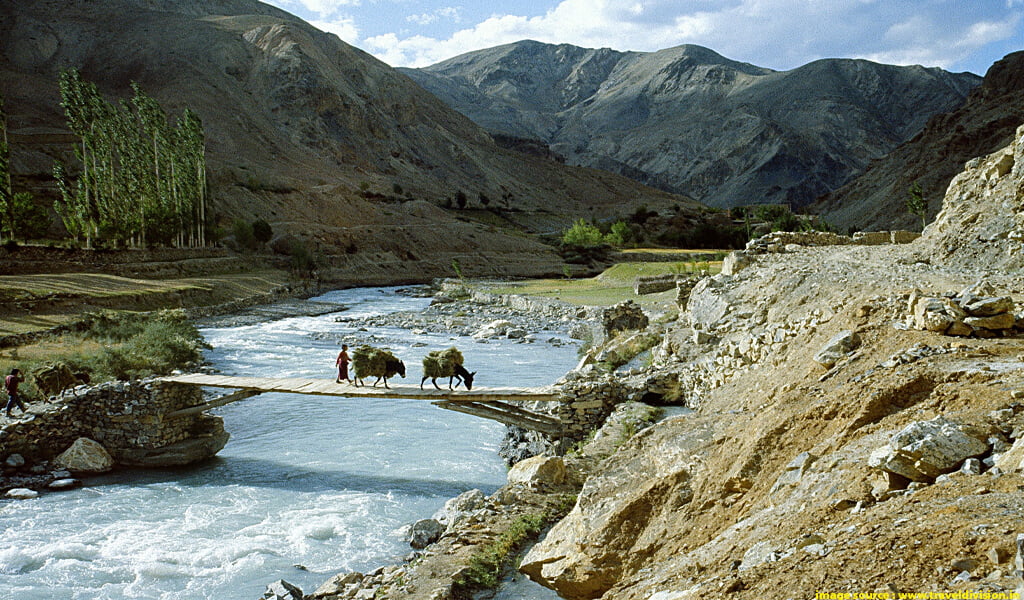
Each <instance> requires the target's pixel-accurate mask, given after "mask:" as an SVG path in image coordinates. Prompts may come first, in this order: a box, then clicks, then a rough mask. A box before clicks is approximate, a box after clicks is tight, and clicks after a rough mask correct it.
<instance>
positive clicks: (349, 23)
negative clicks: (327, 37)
mask: <svg viewBox="0 0 1024 600" xmlns="http://www.w3.org/2000/svg"><path fill="white" fill-rule="evenodd" d="M309 23H310V25H312V26H313V27H316V28H317V29H319V30H320V31H326V32H327V33H333V34H334V35H336V36H338V37H339V38H341V39H342V41H344V42H347V43H349V44H354V43H355V42H356V41H357V40H358V39H359V28H358V27H356V23H355V20H354V19H352V17H339V18H336V19H333V20H330V21H310V22H309Z"/></svg>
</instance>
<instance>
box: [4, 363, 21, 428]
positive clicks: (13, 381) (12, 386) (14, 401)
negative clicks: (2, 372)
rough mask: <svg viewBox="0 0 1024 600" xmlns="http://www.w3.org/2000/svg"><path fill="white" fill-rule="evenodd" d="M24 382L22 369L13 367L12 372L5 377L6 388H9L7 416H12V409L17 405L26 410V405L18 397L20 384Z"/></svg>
mask: <svg viewBox="0 0 1024 600" xmlns="http://www.w3.org/2000/svg"><path fill="white" fill-rule="evenodd" d="M21 382H22V378H21V369H11V374H10V375H8V376H7V377H6V378H5V379H4V389H5V390H7V416H8V417H10V416H11V409H12V408H14V406H15V405H17V406H18V408H20V409H21V412H22V413H24V412H25V405H24V404H22V402H21V398H19V397H18V384H19V383H21Z"/></svg>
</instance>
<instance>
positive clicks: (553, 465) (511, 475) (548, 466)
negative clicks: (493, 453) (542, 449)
mask: <svg viewBox="0 0 1024 600" xmlns="http://www.w3.org/2000/svg"><path fill="white" fill-rule="evenodd" d="M564 481H565V462H563V461H562V459H561V458H560V457H557V456H534V457H533V458H528V459H526V460H523V461H520V462H518V463H516V464H515V465H514V466H513V467H512V468H511V469H509V471H508V482H509V483H524V484H526V485H529V486H531V487H543V486H548V485H559V484H561V483H562V482H564Z"/></svg>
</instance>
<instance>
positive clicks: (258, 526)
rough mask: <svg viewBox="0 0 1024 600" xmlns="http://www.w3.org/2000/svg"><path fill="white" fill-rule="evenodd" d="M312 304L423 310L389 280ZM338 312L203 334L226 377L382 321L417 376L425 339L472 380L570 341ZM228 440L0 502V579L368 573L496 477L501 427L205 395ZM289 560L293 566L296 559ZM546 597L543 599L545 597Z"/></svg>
mask: <svg viewBox="0 0 1024 600" xmlns="http://www.w3.org/2000/svg"><path fill="white" fill-rule="evenodd" d="M315 300H322V301H328V302H338V303H341V304H344V305H346V306H348V307H349V309H348V310H347V311H346V312H343V313H340V314H341V315H344V316H346V317H359V316H371V315H377V314H384V313H386V312H392V311H395V310H422V309H423V308H425V307H426V306H427V303H428V300H426V299H423V298H412V297H408V296H402V295H398V294H395V293H394V290H393V289H363V290H344V291H338V292H331V293H328V294H325V295H324V296H321V297H320V298H318V299H315ZM336 316H337V315H322V316H317V317H296V318H289V319H283V320H279V321H274V322H271V323H265V324H260V325H249V326H241V327H235V328H211V329H207V330H204V332H203V333H204V335H205V336H206V338H207V341H209V342H210V343H211V344H212V345H213V346H214V348H215V349H214V350H212V351H210V352H208V354H207V357H208V360H210V361H211V362H212V363H213V364H214V365H215V366H216V367H217V368H219V369H220V370H222V371H223V372H225V373H230V374H245V375H257V376H306V377H324V378H326V379H330V378H333V377H334V374H335V369H334V359H335V357H336V356H337V352H338V349H339V340H341V339H342V338H343V337H346V336H353V337H357V338H358V337H365V336H368V335H381V336H383V337H385V338H387V339H389V340H393V341H394V344H393V345H392V350H393V351H394V352H395V353H396V354H398V355H399V357H401V358H402V359H403V360H405V363H406V366H407V368H408V370H409V373H408V378H407V379H406V382H410V381H411V382H414V383H418V382H419V378H420V375H419V369H420V364H419V363H420V361H419V359H420V357H422V355H423V354H424V353H425V352H426V351H427V350H428V348H427V347H421V348H414V347H413V346H412V344H413V343H415V342H425V343H427V344H428V346H429V348H430V349H432V348H443V347H447V346H449V345H452V344H453V343H455V344H456V345H458V346H459V347H460V348H461V349H462V350H463V352H464V354H466V359H467V366H468V367H470V369H471V370H475V371H478V375H477V381H478V382H479V384H480V385H486V386H503V385H543V384H546V383H550V382H552V381H554V380H555V379H557V378H558V377H559V376H560V375H561V374H562V373H564V372H565V371H566V370H567V369H569V368H571V367H572V365H573V364H574V363H575V349H574V348H573V347H571V346H565V347H561V348H557V347H552V346H549V345H547V344H532V345H525V344H515V343H514V342H511V341H508V342H504V341H503V342H500V343H493V342H492V343H489V344H475V343H474V342H473V341H472V340H471V339H468V338H466V339H457V340H455V341H454V342H453V341H452V340H451V336H448V335H438V334H426V335H413V334H411V333H410V332H408V331H404V330H400V329H394V328H384V329H378V330H374V331H370V332H359V331H357V329H356V328H355V327H354V326H353V324H351V323H347V322H342V323H339V322H337V321H335V317H336ZM217 412H218V414H220V415H221V416H223V418H224V420H225V427H226V428H227V430H228V431H229V432H230V433H231V440H230V441H229V442H228V445H227V446H226V447H225V448H224V449H223V450H222V451H221V452H220V454H219V455H218V457H217V458H215V459H214V460H212V461H209V462H207V463H205V464H203V465H199V466H196V467H193V468H189V469H178V470H153V471H133V472H127V473H126V472H121V473H118V474H115V475H111V476H105V477H100V478H95V479H92V480H89V481H88V482H87V485H86V486H85V487H84V488H81V489H77V490H72V491H68V492H62V493H52V494H43V495H42V496H40V497H39V498H36V499H34V500H27V501H19V502H10V503H6V504H0V590H4V592H3V593H4V595H8V594H9V595H10V597H12V598H19V599H23V600H51V599H52V600H58V599H59V600H65V599H71V600H124V599H128V598H132V599H136V598H140V599H141V598H145V599H154V600H177V599H180V598H216V599H218V600H236V599H237V600H243V599H244V600H251V599H253V598H258V597H259V596H260V595H261V594H262V592H263V589H264V588H265V586H266V584H267V583H269V582H271V581H273V580H275V579H279V578H284V579H286V580H288V581H289V582H292V583H294V584H296V585H298V586H299V587H301V588H302V589H304V590H306V592H307V593H308V592H312V591H313V590H314V589H315V588H316V586H317V585H319V584H320V583H322V582H323V581H324V580H325V579H327V578H328V577H329V576H330V575H333V574H334V573H336V572H342V571H349V570H359V571H368V570H371V569H373V568H375V567H377V566H380V565H382V564H388V563H392V562H397V561H398V560H399V559H400V557H401V556H404V555H405V554H407V553H408V552H409V547H408V545H407V544H406V543H404V542H403V541H402V538H401V533H400V532H401V530H402V528H403V526H405V525H407V524H409V523H411V522H413V521H415V520H417V519H421V518H425V517H429V516H430V515H432V514H433V513H434V512H435V511H436V510H437V509H438V508H440V507H441V506H442V505H443V504H444V502H445V500H447V499H448V498H450V497H452V496H455V495H457V494H459V493H461V492H463V491H466V490H469V489H472V488H480V489H482V490H484V491H485V492H488V493H489V492H490V491H493V490H494V489H495V488H497V487H498V486H499V485H501V484H502V483H503V482H504V478H505V467H504V465H503V464H502V463H501V461H500V459H499V458H498V457H497V455H496V453H495V451H496V449H497V447H498V444H499V443H500V440H501V436H502V434H503V432H504V428H503V427H502V426H501V425H500V424H498V423H494V422H491V421H485V420H482V419H477V418H475V417H470V416H468V415H463V414H459V413H453V412H450V411H444V410H439V409H437V408H436V407H433V406H431V405H430V404H429V403H426V402H422V401H412V400H387V401H370V400H367V399H353V398H330V397H317V396H297V395H289V394H263V395H261V396H256V397H254V398H251V399H248V400H246V401H244V402H238V403H235V404H231V405H228V406H224V407H222V408H220V409H217ZM296 565H301V566H302V567H303V569H299V568H296ZM545 597H547V596H545Z"/></svg>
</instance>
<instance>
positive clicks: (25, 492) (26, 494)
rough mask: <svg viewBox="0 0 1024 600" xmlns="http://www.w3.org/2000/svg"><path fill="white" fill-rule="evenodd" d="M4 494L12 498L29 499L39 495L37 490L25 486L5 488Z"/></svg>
mask: <svg viewBox="0 0 1024 600" xmlns="http://www.w3.org/2000/svg"><path fill="white" fill-rule="evenodd" d="M5 495H6V496H7V497H8V498H11V499H13V500H31V499H32V498H37V497H39V492H37V491H35V490H30V489H27V488H13V489H10V490H7V493H6V494H5Z"/></svg>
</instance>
